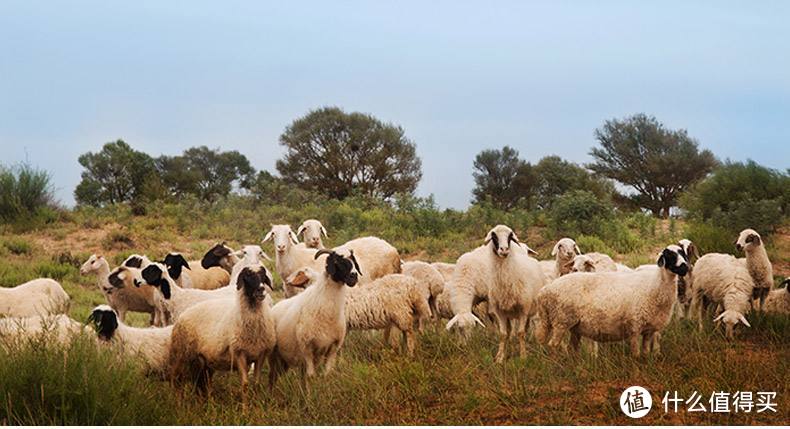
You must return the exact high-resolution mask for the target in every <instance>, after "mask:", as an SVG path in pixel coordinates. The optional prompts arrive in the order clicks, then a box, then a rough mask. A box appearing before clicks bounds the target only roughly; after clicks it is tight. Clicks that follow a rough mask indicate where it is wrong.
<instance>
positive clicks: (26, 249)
mask: <svg viewBox="0 0 790 429" xmlns="http://www.w3.org/2000/svg"><path fill="white" fill-rule="evenodd" d="M3 247H5V248H6V249H8V251H9V252H11V253H13V254H14V255H29V254H31V253H33V246H31V245H30V243H28V242H27V241H25V240H23V239H21V238H8V239H6V240H4V241H3Z"/></svg>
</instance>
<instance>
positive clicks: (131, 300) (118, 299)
mask: <svg viewBox="0 0 790 429" xmlns="http://www.w3.org/2000/svg"><path fill="white" fill-rule="evenodd" d="M102 270H103V268H102ZM139 272H140V269H139V268H131V267H128V266H123V265H121V266H120V267H118V268H116V269H114V270H112V271H111V272H110V274H109V275H107V276H103V275H102V274H99V285H100V286H99V287H100V288H102V291H103V293H104V294H105V295H104V296H105V298H106V300H107V303H108V304H109V305H110V307H112V308H113V310H115V311H116V313H118V317H119V318H120V319H121V321H125V320H126V313H127V312H129V311H139V312H141V313H148V314H150V315H151V317H150V323H151V324H152V325H156V326H162V325H163V320H165V319H164V316H163V315H162V314H161V313H160V312H158V311H157V307H156V297H155V295H154V288H152V287H151V286H142V287H135V284H134V278H135V276H136V275H137V274H138V273H139Z"/></svg>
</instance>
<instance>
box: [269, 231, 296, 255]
mask: <svg viewBox="0 0 790 429" xmlns="http://www.w3.org/2000/svg"><path fill="white" fill-rule="evenodd" d="M269 240H273V241H274V249H275V250H276V251H277V254H279V255H283V254H285V252H287V251H288V249H289V248H290V247H291V245H293V244H299V240H298V239H297V238H296V234H294V232H293V230H292V229H291V226H290V225H272V229H271V231H269V233H268V234H266V237H263V242H267V241H269Z"/></svg>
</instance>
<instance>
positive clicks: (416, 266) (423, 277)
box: [402, 261, 445, 318]
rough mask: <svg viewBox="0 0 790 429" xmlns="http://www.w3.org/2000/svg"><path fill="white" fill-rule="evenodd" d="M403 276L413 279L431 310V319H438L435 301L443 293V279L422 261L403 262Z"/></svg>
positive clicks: (429, 265)
mask: <svg viewBox="0 0 790 429" xmlns="http://www.w3.org/2000/svg"><path fill="white" fill-rule="evenodd" d="M402 270H403V274H406V275H407V276H411V277H414V278H415V279H416V280H417V284H418V286H419V287H420V289H421V290H422V293H423V296H424V297H426V298H427V300H428V305H429V306H430V308H431V317H433V318H438V317H439V313H438V309H437V308H436V299H437V298H438V297H439V295H441V294H442V292H443V291H444V282H445V280H444V277H442V274H441V273H440V272H439V271H438V270H437V269H436V268H434V267H433V266H432V265H431V264H429V263H427V262H422V261H409V262H404V263H403V265H402Z"/></svg>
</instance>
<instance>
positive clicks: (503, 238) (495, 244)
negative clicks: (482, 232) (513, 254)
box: [485, 225, 521, 258]
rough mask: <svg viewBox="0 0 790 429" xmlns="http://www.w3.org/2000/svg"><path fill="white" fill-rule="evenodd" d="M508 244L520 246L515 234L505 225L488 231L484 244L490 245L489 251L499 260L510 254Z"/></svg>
mask: <svg viewBox="0 0 790 429" xmlns="http://www.w3.org/2000/svg"><path fill="white" fill-rule="evenodd" d="M510 243H516V245H517V246H519V245H521V243H519V241H518V237H516V233H515V232H513V230H512V229H510V228H509V227H507V226H505V225H497V226H495V227H494V228H492V229H491V231H488V235H486V239H485V244H486V245H488V244H490V245H491V250H492V251H493V252H494V254H495V255H497V256H498V257H500V258H506V257H507V255H509V254H510Z"/></svg>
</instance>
